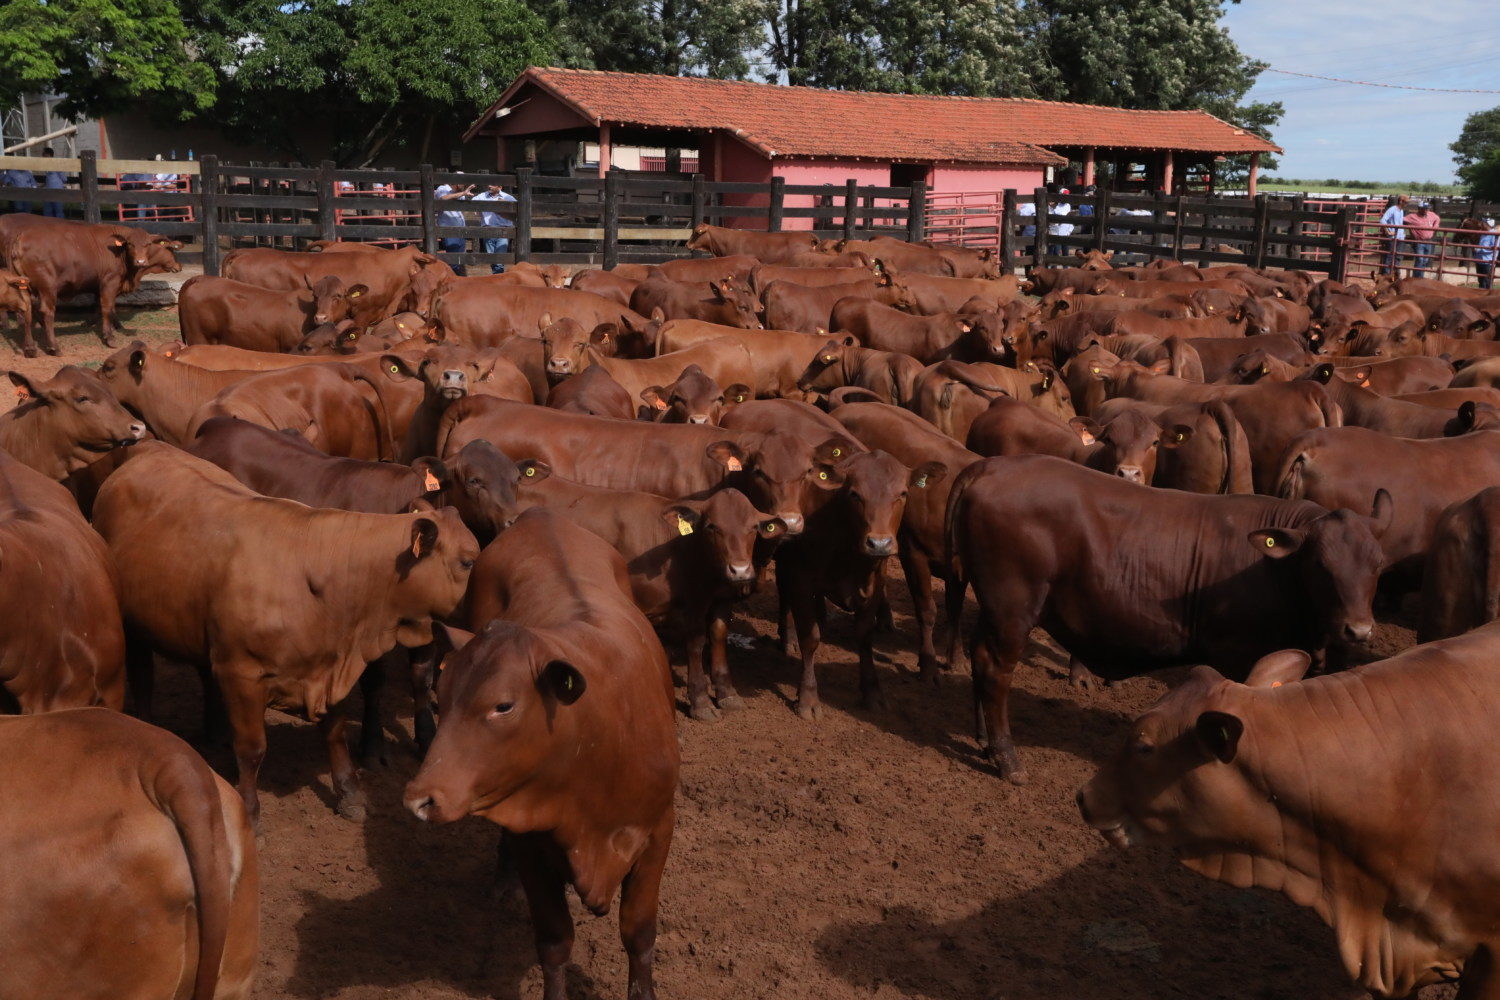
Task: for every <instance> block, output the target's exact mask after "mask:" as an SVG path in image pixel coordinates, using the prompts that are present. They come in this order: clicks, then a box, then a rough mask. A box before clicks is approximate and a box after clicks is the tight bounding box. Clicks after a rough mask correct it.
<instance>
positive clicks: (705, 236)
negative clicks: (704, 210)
mask: <svg viewBox="0 0 1500 1000" xmlns="http://www.w3.org/2000/svg"><path fill="white" fill-rule="evenodd" d="M687 248H688V249H689V250H706V251H708V252H709V253H713V252H714V245H713V234H712V233H711V232H710V227H709V226H708V224H707V223H703V222H700V223H698V224H697V225H696V226H694V227H693V235H691V236H689V237H688V240H687Z"/></svg>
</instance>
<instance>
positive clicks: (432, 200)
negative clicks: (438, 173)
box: [417, 163, 438, 253]
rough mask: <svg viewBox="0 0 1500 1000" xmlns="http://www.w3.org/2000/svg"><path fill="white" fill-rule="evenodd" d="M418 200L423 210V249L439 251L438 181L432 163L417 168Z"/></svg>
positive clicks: (429, 251) (427, 251)
mask: <svg viewBox="0 0 1500 1000" xmlns="http://www.w3.org/2000/svg"><path fill="white" fill-rule="evenodd" d="M417 178H418V179H417V186H418V187H419V188H420V190H418V191H417V201H418V204H419V205H420V206H421V209H420V211H421V212H422V250H423V251H424V252H426V253H437V248H438V242H437V194H436V193H435V188H436V187H437V182H436V180H435V178H434V176H433V169H432V164H430V163H424V164H422V165H421V166H420V167H418V168H417Z"/></svg>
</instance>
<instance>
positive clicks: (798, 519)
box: [776, 513, 802, 535]
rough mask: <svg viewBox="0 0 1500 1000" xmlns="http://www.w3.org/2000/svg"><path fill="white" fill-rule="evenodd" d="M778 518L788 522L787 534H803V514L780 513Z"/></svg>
mask: <svg viewBox="0 0 1500 1000" xmlns="http://www.w3.org/2000/svg"><path fill="white" fill-rule="evenodd" d="M776 516H777V517H779V518H781V519H782V520H783V521H785V522H786V533H787V534H788V535H800V534H802V515H801V514H782V513H778V514H777V515H776Z"/></svg>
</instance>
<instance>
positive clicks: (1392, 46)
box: [1224, 0, 1500, 182]
mask: <svg viewBox="0 0 1500 1000" xmlns="http://www.w3.org/2000/svg"><path fill="white" fill-rule="evenodd" d="M1224 24H1225V26H1226V27H1227V28H1228V29H1229V33H1230V35H1231V36H1232V37H1233V38H1234V40H1235V43H1236V44H1237V45H1239V47H1240V49H1241V51H1243V52H1244V53H1245V54H1247V55H1250V56H1253V57H1255V58H1257V59H1260V60H1262V61H1263V62H1267V63H1270V64H1271V65H1272V66H1275V67H1277V68H1279V69H1288V70H1295V71H1297V72H1301V73H1320V74H1322V75H1324V76H1340V77H1347V78H1350V79H1355V80H1372V81H1377V82H1380V83H1405V84H1412V85H1415V86H1421V87H1467V88H1475V89H1486V90H1500V2H1496V0H1437V2H1430V3H1411V2H1409V0H1245V2H1243V3H1240V4H1231V5H1228V12H1227V13H1226V15H1225V18H1224ZM1250 97H1251V98H1254V99H1258V100H1268V101H1271V100H1274V101H1281V102H1282V104H1284V105H1285V106H1286V115H1285V116H1284V117H1283V118H1282V120H1281V125H1280V126H1279V127H1278V128H1277V129H1276V131H1275V140H1276V143H1277V145H1279V146H1282V147H1284V148H1285V149H1286V151H1287V152H1286V155H1285V156H1283V157H1281V158H1280V159H1281V165H1280V166H1279V167H1278V168H1277V170H1276V173H1277V174H1278V175H1280V176H1282V177H1298V178H1309V179H1311V178H1325V177H1338V178H1343V179H1359V180H1380V181H1406V180H1415V181H1429V180H1430V181H1441V182H1451V181H1452V180H1453V154H1452V152H1450V151H1449V149H1448V144H1449V143H1450V142H1452V141H1453V140H1454V139H1455V138H1457V137H1458V132H1459V129H1460V128H1462V127H1463V122H1464V118H1465V117H1467V116H1468V115H1469V114H1470V113H1472V112H1474V111H1482V110H1484V109H1486V108H1493V107H1497V106H1500V94H1431V93H1423V92H1421V91H1409V90H1388V89H1385V88H1381V87H1358V86H1351V85H1348V84H1342V83H1328V82H1325V81H1322V80H1305V79H1301V78H1298V77H1290V76H1281V75H1280V74H1277V73H1271V72H1266V73H1263V74H1262V75H1261V77H1260V81H1259V82H1258V83H1257V84H1256V85H1255V89H1254V90H1252V91H1251V92H1250Z"/></svg>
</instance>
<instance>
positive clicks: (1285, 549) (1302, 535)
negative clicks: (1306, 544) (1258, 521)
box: [1250, 528, 1307, 559]
mask: <svg viewBox="0 0 1500 1000" xmlns="http://www.w3.org/2000/svg"><path fill="white" fill-rule="evenodd" d="M1306 538H1307V532H1305V531H1301V530H1299V529H1297V528H1261V529H1259V530H1258V531H1252V532H1250V544H1251V545H1253V546H1255V548H1256V550H1257V551H1259V552H1260V554H1261V555H1263V556H1265V557H1266V558H1268V559H1285V558H1286V557H1287V556H1289V555H1291V554H1292V553H1293V552H1296V551H1297V550H1298V549H1299V548H1301V547H1302V542H1303V541H1304V540H1305V539H1306Z"/></svg>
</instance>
